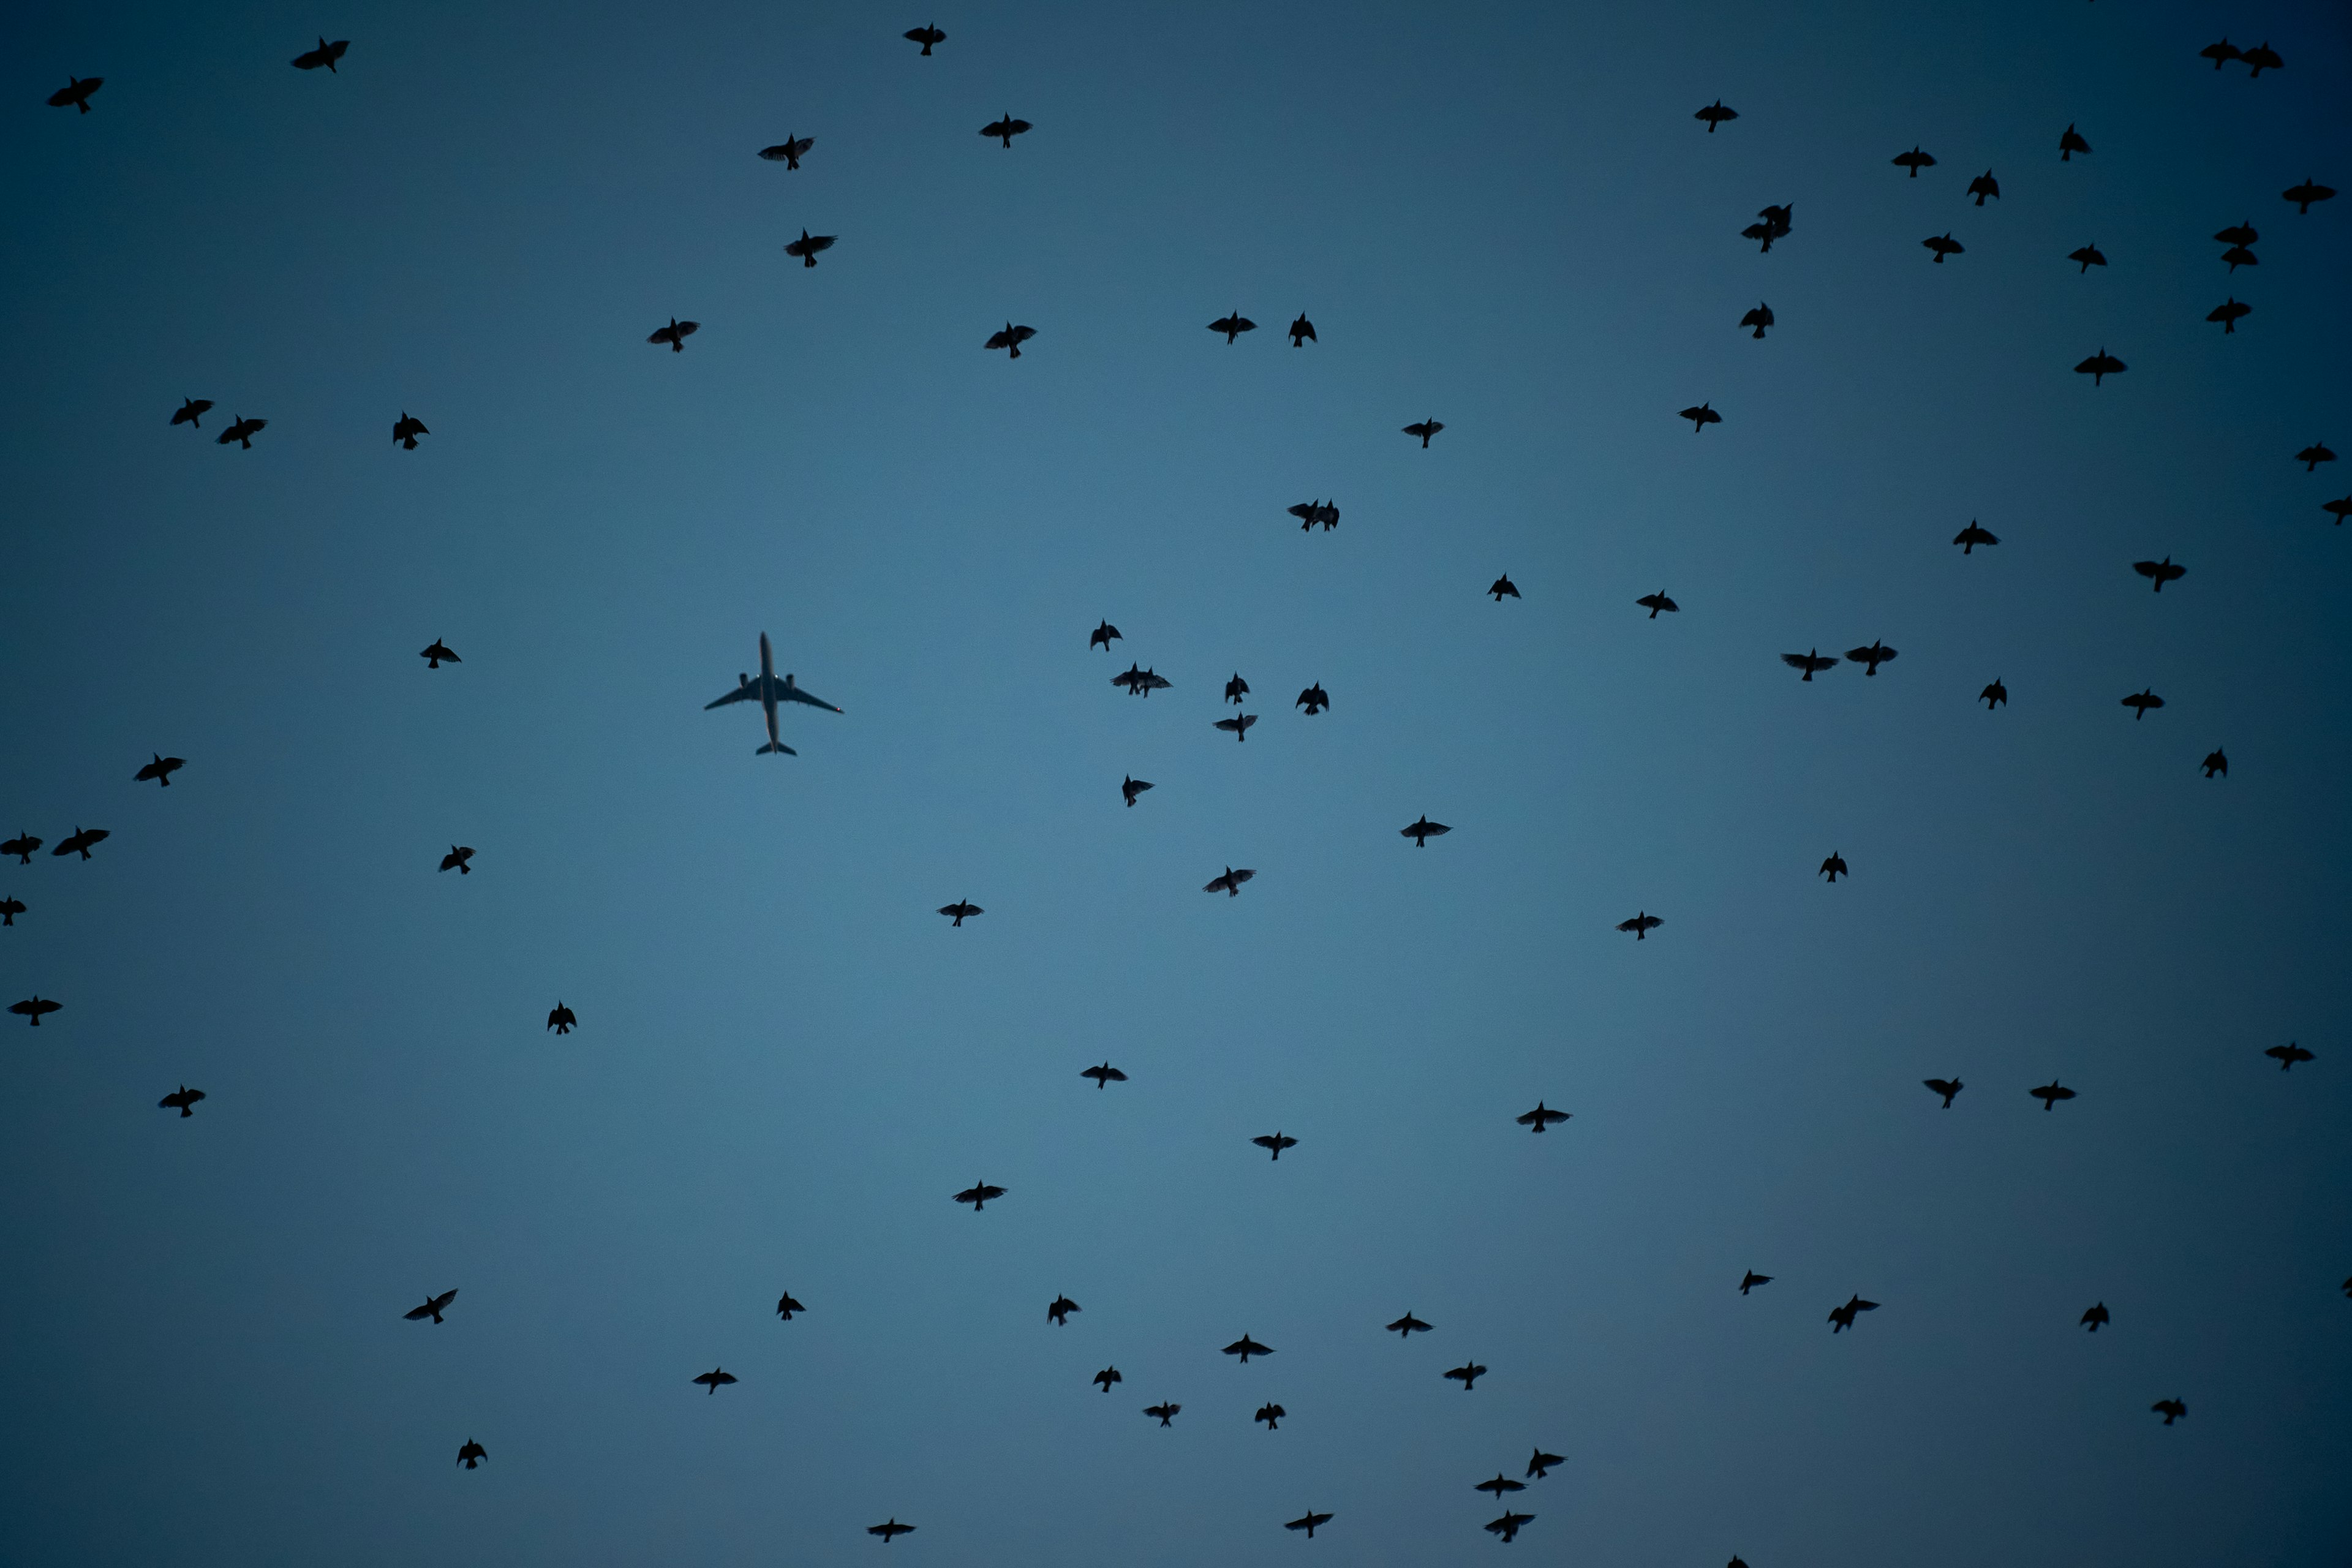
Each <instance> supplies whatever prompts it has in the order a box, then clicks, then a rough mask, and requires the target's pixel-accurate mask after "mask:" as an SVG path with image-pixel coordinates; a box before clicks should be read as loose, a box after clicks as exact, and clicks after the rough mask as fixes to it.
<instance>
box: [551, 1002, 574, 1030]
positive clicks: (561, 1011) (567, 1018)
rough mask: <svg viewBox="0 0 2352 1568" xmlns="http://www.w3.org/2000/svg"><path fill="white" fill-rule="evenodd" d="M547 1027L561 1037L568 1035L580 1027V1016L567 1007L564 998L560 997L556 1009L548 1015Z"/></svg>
mask: <svg viewBox="0 0 2352 1568" xmlns="http://www.w3.org/2000/svg"><path fill="white" fill-rule="evenodd" d="M547 1026H548V1027H549V1028H551V1029H552V1030H554V1031H555V1032H556V1033H557V1034H559V1035H568V1034H570V1033H571V1032H572V1030H574V1029H576V1028H578V1027H579V1026H580V1015H579V1014H577V1013H574V1012H573V1011H572V1009H571V1008H569V1007H567V1006H565V1005H563V1000H562V997H558V998H557V999H556V1003H555V1006H554V1008H553V1009H552V1010H551V1012H549V1014H548V1015H547Z"/></svg>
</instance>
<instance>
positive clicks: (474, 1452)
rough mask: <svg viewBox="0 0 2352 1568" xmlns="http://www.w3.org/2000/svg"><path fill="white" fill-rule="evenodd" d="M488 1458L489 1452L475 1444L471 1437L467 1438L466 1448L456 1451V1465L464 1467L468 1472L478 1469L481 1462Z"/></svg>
mask: <svg viewBox="0 0 2352 1568" xmlns="http://www.w3.org/2000/svg"><path fill="white" fill-rule="evenodd" d="M489 1457H490V1451H489V1450H488V1448H485V1447H482V1446H481V1445H480V1444H479V1443H477V1442H475V1441H474V1440H473V1439H472V1438H471V1437H468V1438H467V1439H466V1446H465V1447H462V1448H460V1449H458V1450H457V1463H459V1464H461V1465H463V1466H465V1467H466V1468H467V1469H469V1470H471V1469H478V1468H480V1466H481V1462H482V1461H483V1460H484V1459H487V1458H489Z"/></svg>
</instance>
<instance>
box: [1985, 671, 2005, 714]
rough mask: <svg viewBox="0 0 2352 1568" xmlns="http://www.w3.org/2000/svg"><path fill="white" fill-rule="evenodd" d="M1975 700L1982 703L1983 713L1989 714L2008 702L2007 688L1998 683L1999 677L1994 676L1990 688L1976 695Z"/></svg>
mask: <svg viewBox="0 0 2352 1568" xmlns="http://www.w3.org/2000/svg"><path fill="white" fill-rule="evenodd" d="M1977 700H1978V701H1979V702H1981V703H1983V704H1984V705H1985V711H1986V712H1988V713H1990V712H1991V711H1992V710H1994V709H1996V708H1999V707H2001V706H2003V705H2004V704H2006V703H2007V702H2008V701H2009V688H2008V687H2006V686H2003V685H2002V684H2001V683H2000V676H1998V675H1996V676H1994V677H1993V678H1992V684H1991V685H1990V686H1988V687H1986V688H1985V689H1983V690H1982V691H1979V692H1978V693H1977Z"/></svg>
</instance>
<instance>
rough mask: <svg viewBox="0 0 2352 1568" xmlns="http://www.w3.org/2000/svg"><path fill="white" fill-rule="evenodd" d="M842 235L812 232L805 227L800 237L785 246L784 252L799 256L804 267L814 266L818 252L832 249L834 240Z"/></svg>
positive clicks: (787, 254)
mask: <svg viewBox="0 0 2352 1568" xmlns="http://www.w3.org/2000/svg"><path fill="white" fill-rule="evenodd" d="M839 238H840V236H839V235H837V234H811V233H810V232H809V231H808V230H806V229H803V230H801V237H799V238H798V239H795V240H793V241H792V242H791V243H790V244H788V245H786V246H785V247H784V254H785V255H786V256H791V257H797V258H799V259H800V264H801V265H802V266H803V267H814V266H815V265H816V254H817V252H818V251H820V250H831V249H832V248H833V242H834V241H835V240H836V239H839Z"/></svg>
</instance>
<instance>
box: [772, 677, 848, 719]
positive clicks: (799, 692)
mask: <svg viewBox="0 0 2352 1568" xmlns="http://www.w3.org/2000/svg"><path fill="white" fill-rule="evenodd" d="M776 699H777V700H778V701H784V700H791V701H793V702H805V703H807V704H808V705H809V706H810V707H812V708H822V709H824V710H825V711H826V712H828V713H839V712H842V711H845V710H842V709H839V708H836V707H835V706H834V705H833V704H832V703H830V702H827V701H826V700H824V698H822V697H818V696H816V695H814V694H813V693H811V692H809V691H806V690H804V689H802V688H800V687H798V686H785V685H782V684H781V683H780V684H778V686H777V687H776Z"/></svg>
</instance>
